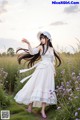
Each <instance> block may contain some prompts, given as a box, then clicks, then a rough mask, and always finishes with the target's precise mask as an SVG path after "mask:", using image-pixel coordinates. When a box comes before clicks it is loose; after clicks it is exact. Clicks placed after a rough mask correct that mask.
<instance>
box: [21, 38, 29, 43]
mask: <svg viewBox="0 0 80 120" xmlns="http://www.w3.org/2000/svg"><path fill="white" fill-rule="evenodd" d="M22 42H24V43H27V44H30V43H29V41H28V40H27V39H25V38H23V39H22Z"/></svg>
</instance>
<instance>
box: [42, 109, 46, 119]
mask: <svg viewBox="0 0 80 120" xmlns="http://www.w3.org/2000/svg"><path fill="white" fill-rule="evenodd" d="M41 115H42V117H43V118H47V116H46V114H45V111H42V110H41Z"/></svg>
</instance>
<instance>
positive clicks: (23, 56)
mask: <svg viewBox="0 0 80 120" xmlns="http://www.w3.org/2000/svg"><path fill="white" fill-rule="evenodd" d="M41 38H45V39H46V38H47V37H46V36H45V35H43V34H41V35H40V40H41ZM38 46H42V48H43V53H42V55H44V54H45V53H46V52H47V50H48V47H49V46H50V47H53V45H52V43H51V41H50V40H49V39H48V41H47V48H46V50H45V52H44V44H42V43H40V44H39V45H38ZM38 46H37V47H38ZM37 47H36V48H37ZM20 50H23V51H25V54H19V55H18V57H17V60H18V63H19V64H21V60H22V59H24V60H26V62H27V61H28V64H27V67H28V68H29V67H32V66H33V65H34V63H35V62H36V61H38V60H40V59H41V55H40V51H39V52H38V53H37V54H34V55H31V54H30V52H29V50H28V49H24V48H19V49H17V50H16V53H17V52H18V51H20ZM53 53H54V56H55V59H56V63H57V60H58V62H59V63H58V65H57V67H59V66H60V65H61V59H60V56H59V53H58V52H57V51H55V49H54V48H53Z"/></svg>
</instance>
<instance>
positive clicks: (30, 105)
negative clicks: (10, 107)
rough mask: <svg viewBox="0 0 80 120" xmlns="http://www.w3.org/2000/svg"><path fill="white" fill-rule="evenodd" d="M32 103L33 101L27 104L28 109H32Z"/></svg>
mask: <svg viewBox="0 0 80 120" xmlns="http://www.w3.org/2000/svg"><path fill="white" fill-rule="evenodd" d="M32 105H33V102H32V103H29V105H28V111H30V112H31V111H32Z"/></svg>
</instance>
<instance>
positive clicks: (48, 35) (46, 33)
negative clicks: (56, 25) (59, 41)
mask: <svg viewBox="0 0 80 120" xmlns="http://www.w3.org/2000/svg"><path fill="white" fill-rule="evenodd" d="M41 34H43V35H45V36H46V37H47V38H48V39H49V40H50V41H52V38H51V34H50V33H49V32H47V31H44V32H38V33H37V37H38V39H40V35H41Z"/></svg>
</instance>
